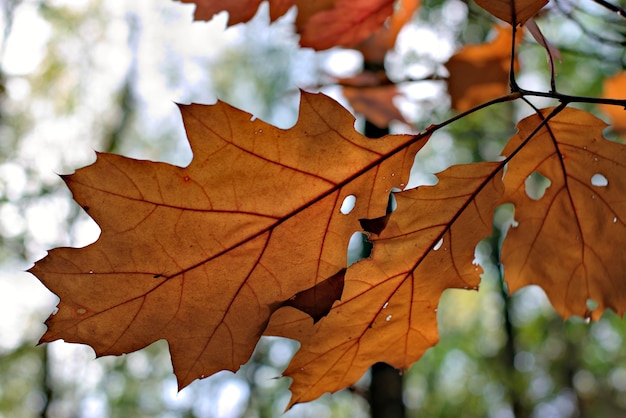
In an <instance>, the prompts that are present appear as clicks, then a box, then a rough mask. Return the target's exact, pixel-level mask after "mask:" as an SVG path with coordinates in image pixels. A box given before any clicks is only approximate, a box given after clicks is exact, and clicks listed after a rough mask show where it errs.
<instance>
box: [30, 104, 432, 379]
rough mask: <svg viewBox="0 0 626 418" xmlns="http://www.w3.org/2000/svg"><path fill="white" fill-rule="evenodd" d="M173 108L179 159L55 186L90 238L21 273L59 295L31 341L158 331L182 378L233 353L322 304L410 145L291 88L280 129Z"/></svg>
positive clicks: (224, 108) (100, 341) (96, 170)
mask: <svg viewBox="0 0 626 418" xmlns="http://www.w3.org/2000/svg"><path fill="white" fill-rule="evenodd" d="M181 112H182V115H183V120H184V123H185V127H186V130H187V135H188V137H189V142H190V144H191V148H192V151H193V154H194V157H193V160H192V162H191V164H190V165H189V166H188V167H185V168H180V167H175V166H172V165H169V164H163V163H154V162H150V161H137V160H133V159H129V158H124V157H120V156H116V155H111V154H99V155H98V159H97V161H96V162H95V163H94V164H93V165H91V166H88V167H85V168H82V169H80V170H78V171H77V172H76V173H75V174H72V175H70V176H67V177H65V181H66V183H67V184H68V186H69V187H70V189H71V190H72V192H73V194H74V198H75V200H76V201H77V202H78V203H79V204H80V205H82V206H83V208H84V209H85V210H86V211H87V212H88V213H89V214H90V215H91V216H92V217H93V218H94V220H96V222H98V224H99V225H100V227H101V229H102V234H101V236H100V238H99V239H98V241H96V242H95V243H93V244H91V245H89V246H87V247H85V248H57V249H54V250H52V251H50V253H49V254H48V256H47V257H45V258H44V259H43V260H40V261H38V262H37V263H36V264H35V266H34V267H33V268H32V269H31V270H30V271H31V272H32V273H33V274H35V275H36V276H37V277H38V278H39V279H40V280H41V281H42V282H43V283H44V284H45V285H46V286H47V287H48V288H49V289H50V290H51V291H52V292H54V293H55V294H57V295H58V296H59V297H60V298H61V302H60V304H59V310H58V313H57V314H56V315H52V316H51V317H50V318H49V319H48V321H47V325H48V331H47V332H46V333H45V334H44V336H43V337H42V342H48V341H53V340H56V339H61V338H62V339H65V340H66V341H70V342H80V343H85V344H89V345H90V346H92V347H93V348H94V350H95V351H96V353H97V354H98V355H100V356H101V355H107V354H121V353H127V352H130V351H134V350H138V349H141V348H143V347H145V346H147V345H148V344H151V343H152V342H154V341H156V340H159V339H166V340H167V341H168V343H169V347H170V352H171V355H172V362H173V365H174V371H175V373H176V375H177V378H178V382H179V385H180V387H184V386H186V385H188V384H189V383H190V382H191V381H193V380H194V379H196V378H200V377H203V376H206V375H210V374H212V373H215V372H217V371H219V370H223V369H228V370H235V369H237V368H238V367H239V365H240V364H243V363H245V361H246V360H247V359H248V358H249V356H250V354H251V353H252V350H253V349H254V346H255V344H256V342H257V340H258V338H259V337H260V335H261V333H262V332H263V330H264V329H265V326H266V324H267V322H268V319H269V316H270V314H271V312H272V311H274V310H275V309H277V308H278V307H279V306H282V305H291V306H295V307H297V308H299V309H302V310H304V311H306V312H307V313H308V314H309V315H311V316H313V317H314V318H316V319H319V318H320V317H321V316H323V315H324V314H325V313H326V311H327V310H328V308H329V307H330V305H331V304H332V302H333V301H334V300H335V299H337V298H339V296H340V293H341V288H342V280H343V271H344V270H345V266H346V247H347V244H348V241H349V239H350V236H351V235H352V233H353V232H354V231H356V230H359V228H360V226H359V221H358V220H359V219H360V218H371V217H377V216H383V215H384V214H385V213H386V206H387V200H388V194H389V191H390V190H391V188H392V187H402V186H403V185H404V184H405V183H406V181H407V178H408V175H409V170H410V168H411V165H412V163H413V158H414V154H415V152H417V150H418V149H419V148H421V146H422V145H423V143H424V141H425V140H424V141H418V140H417V139H416V138H415V137H412V136H409V135H391V136H387V137H385V139H384V140H372V139H367V138H365V137H363V136H362V135H360V134H358V133H357V132H356V131H355V130H354V127H353V125H354V118H353V117H352V116H351V115H350V114H349V113H348V112H347V111H346V110H345V109H343V108H342V107H341V106H340V105H338V104H337V103H336V102H334V101H333V100H331V99H329V98H328V97H326V96H324V95H321V94H320V95H314V94H308V93H303V94H302V99H301V105H300V119H299V121H298V123H297V124H296V125H295V126H294V127H293V128H291V129H288V130H282V129H278V128H276V127H273V126H271V125H268V124H267V123H265V122H263V121H260V120H254V121H251V120H250V115H249V114H248V113H245V112H242V111H240V110H237V109H234V108H232V107H231V106H229V105H227V104H225V103H221V102H218V103H217V104H216V105H213V106H202V105H185V106H181ZM349 195H352V196H355V197H356V206H355V207H354V208H353V210H352V211H351V212H350V213H349V214H347V215H344V214H343V213H341V212H340V208H341V205H342V202H343V200H344V198H345V197H347V196H349ZM329 279H330V280H329ZM303 289H310V290H309V291H306V292H303ZM325 310H326V311H325Z"/></svg>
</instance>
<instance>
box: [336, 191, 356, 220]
mask: <svg viewBox="0 0 626 418" xmlns="http://www.w3.org/2000/svg"><path fill="white" fill-rule="evenodd" d="M355 205H356V196H355V195H353V194H351V195H348V196H346V197H345V199H343V203H342V204H341V209H339V211H340V212H341V213H343V214H344V215H347V214H349V213H350V212H352V209H354V206H355Z"/></svg>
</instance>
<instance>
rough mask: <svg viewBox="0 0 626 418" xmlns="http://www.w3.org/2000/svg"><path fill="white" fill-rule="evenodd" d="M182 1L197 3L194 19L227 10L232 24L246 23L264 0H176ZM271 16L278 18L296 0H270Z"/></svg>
mask: <svg viewBox="0 0 626 418" xmlns="http://www.w3.org/2000/svg"><path fill="white" fill-rule="evenodd" d="M176 1H180V2H181V3H193V4H195V5H196V11H195V12H194V15H193V17H194V20H211V19H212V18H213V16H215V15H216V14H218V13H220V12H222V11H227V12H228V25H229V26H232V25H235V24H237V23H244V22H247V21H249V20H250V19H252V18H253V17H254V15H255V14H256V12H257V9H258V8H259V5H260V4H261V2H262V1H263V0H229V1H222V0H176ZM269 4H270V18H271V19H272V21H274V20H276V19H278V18H279V17H281V16H282V15H284V14H285V13H287V10H289V8H290V7H291V6H293V5H294V0H269Z"/></svg>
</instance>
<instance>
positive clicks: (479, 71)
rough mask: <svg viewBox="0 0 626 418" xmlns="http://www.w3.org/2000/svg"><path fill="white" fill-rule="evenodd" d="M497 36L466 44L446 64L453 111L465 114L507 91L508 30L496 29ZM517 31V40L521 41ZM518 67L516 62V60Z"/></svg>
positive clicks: (509, 44)
mask: <svg viewBox="0 0 626 418" xmlns="http://www.w3.org/2000/svg"><path fill="white" fill-rule="evenodd" d="M495 29H496V32H497V35H496V37H495V38H494V39H493V40H492V41H491V42H488V43H485V44H480V45H468V46H465V47H463V48H462V49H461V50H460V51H459V52H457V53H456V54H454V55H453V56H452V57H451V58H450V59H449V60H448V62H447V63H446V68H447V69H448V72H449V73H450V76H449V77H448V92H449V93H450V99H451V101H452V104H451V105H452V108H454V109H456V110H457V111H459V112H464V111H466V110H469V109H471V108H473V107H475V106H478V105H480V104H482V103H484V102H486V101H488V100H491V99H495V98H497V97H500V96H503V95H505V94H507V93H508V92H509V69H510V68H509V67H510V61H511V41H512V36H513V35H512V34H511V31H510V30H509V29H507V28H505V27H503V26H495ZM520 32H521V31H518V38H517V39H518V40H519V39H521V34H520ZM515 66H516V68H517V59H516V60H515Z"/></svg>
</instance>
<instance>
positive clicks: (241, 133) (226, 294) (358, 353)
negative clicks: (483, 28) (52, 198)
mask: <svg viewBox="0 0 626 418" xmlns="http://www.w3.org/2000/svg"><path fill="white" fill-rule="evenodd" d="M183 1H185V2H194V3H196V4H197V9H196V18H198V19H208V18H211V17H212V16H213V15H214V14H215V13H217V12H219V11H221V10H227V11H228V12H229V15H230V24H235V23H239V22H245V21H246V20H248V19H250V18H251V17H252V16H253V15H254V13H255V11H256V8H257V7H258V4H259V3H260V0H248V1H244V0H240V1H231V2H220V1H214V0H183ZM294 4H295V5H297V6H298V18H297V22H296V25H297V29H298V31H299V32H300V33H301V35H302V44H303V45H308V46H313V47H315V48H318V49H321V48H327V47H329V46H332V45H344V46H350V47H355V46H357V48H362V50H364V51H366V48H365V47H363V46H362V45H364V44H363V41H365V40H366V38H368V37H370V36H375V37H379V36H382V37H379V38H378V41H380V39H387V41H389V40H391V43H387V47H386V48H388V47H389V46H390V45H392V43H393V40H394V39H395V34H396V33H397V31H398V28H399V27H400V26H401V25H402V24H404V23H405V22H406V21H407V19H408V17H407V16H410V15H411V14H412V13H413V11H414V10H415V8H416V7H417V2H416V1H408V0H405V1H400V2H399V4H398V5H396V7H395V8H394V4H395V2H394V1H393V0H361V1H348V0H326V1H319V2H306V1H299V0H295V1H289V0H276V1H274V0H270V10H271V13H272V18H273V19H275V18H277V17H278V16H280V15H282V14H283V13H285V11H286V10H287V9H288V8H289V7H291V6H292V5H294ZM479 4H481V6H482V7H484V8H485V9H487V10H488V11H490V12H491V13H492V14H494V15H495V16H498V17H500V18H502V19H504V20H506V21H508V22H509V23H510V22H513V21H515V23H522V22H524V21H525V20H526V19H528V18H530V17H531V16H533V15H534V14H535V13H536V12H537V11H538V10H539V9H541V8H542V7H543V5H544V4H545V2H543V1H541V0H540V1H536V0H533V1H530V2H526V1H524V2H521V1H517V2H516V4H515V7H516V11H515V13H513V15H514V16H516V18H515V19H514V18H513V17H512V8H511V6H510V3H509V2H508V1H506V0H483V1H480V2H479ZM388 19H390V20H388ZM386 21H387V22H391V23H390V24H387V25H386V26H384V27H383V26H382V24H383V23H384V22H386ZM498 31H499V35H498V37H497V38H496V39H495V40H494V41H493V42H492V43H490V44H486V45H480V46H468V47H466V48H464V49H463V50H462V51H460V52H459V53H457V54H456V55H455V56H454V57H453V58H452V59H451V60H450V62H449V63H448V68H449V70H450V73H451V76H450V80H449V88H450V92H451V95H452V97H453V103H454V105H455V107H456V108H457V109H461V110H465V109H471V108H472V107H474V106H476V105H478V104H480V103H482V102H483V101H485V100H487V99H490V98H493V97H497V96H500V95H503V94H506V93H507V89H508V87H507V83H508V77H509V74H508V70H509V65H510V59H511V58H510V50H511V43H512V41H513V38H512V34H511V33H512V31H511V28H510V27H509V29H504V28H501V29H499V30H498ZM381 32H383V33H385V34H384V35H380V33H381ZM372 34H374V35H372ZM379 44H380V43H379ZM358 45H361V46H358ZM378 51H379V52H380V49H378ZM383 52H384V51H383ZM469 73H472V74H474V75H472V76H469V75H468V74H469ZM458 74H465V76H466V77H469V78H470V81H469V82H468V81H467V80H466V81H465V82H463V81H460V79H459V76H458ZM481 80H482V81H481ZM616 80H618V79H616ZM360 82H362V80H359V81H357V82H354V81H353V83H356V84H357V85H358V83H360ZM615 83H618V81H615ZM619 83H622V84H621V86H623V84H624V81H623V78H622V79H621V81H619ZM346 84H349V83H348V82H346ZM609 88H619V87H611V86H610V85H609ZM621 88H623V87H621ZM607 94H613V95H614V93H611V92H609V93H607ZM520 96H521V95H520V94H518V95H509V96H508V99H514V98H516V97H520ZM567 104H568V103H567V101H563V100H562V104H561V105H560V106H558V107H556V108H551V109H543V110H540V111H537V112H536V114H535V115H534V116H531V117H528V118H526V119H523V120H522V121H520V122H519V124H518V126H517V127H518V133H517V134H516V135H515V136H513V137H512V138H511V139H510V140H509V142H508V144H507V145H506V147H505V149H504V151H503V155H504V157H505V159H504V160H503V161H499V162H483V163H474V164H467V165H458V166H453V167H451V168H449V169H447V170H445V171H443V172H441V173H439V174H438V175H437V176H438V179H439V182H438V184H437V185H436V186H428V187H419V188H417V189H410V190H404V191H402V192H399V193H395V198H396V201H397V209H396V210H395V211H394V212H392V213H391V214H388V213H387V210H386V209H387V202H388V199H389V193H390V192H391V190H392V189H393V188H398V189H404V188H405V185H406V183H407V180H408V176H409V172H410V168H411V165H412V163H413V159H414V156H415V154H416V152H418V151H419V150H420V148H421V147H422V146H423V145H424V144H425V143H426V141H427V140H428V138H429V136H430V134H431V133H432V132H434V131H436V130H437V129H438V128H439V127H440V126H442V125H435V126H431V127H430V128H429V129H427V130H426V131H425V132H423V133H421V134H419V135H389V136H386V137H384V138H382V139H378V140H372V139H367V138H365V137H364V136H362V135H360V134H359V133H357V132H356V131H355V130H354V128H353V124H354V118H353V117H352V116H351V115H350V113H349V112H348V111H347V110H345V109H343V108H342V107H341V106H340V105H338V104H337V103H336V102H334V101H333V100H331V99H329V98H327V97H326V96H324V95H321V94H310V93H302V98H301V104H300V117H299V121H298V122H297V124H296V125H295V126H294V127H292V128H290V129H288V130H282V129H278V128H276V127H273V126H271V125H269V124H266V123H264V122H263V121H260V120H254V121H251V117H250V115H249V114H247V113H245V112H242V111H240V110H237V109H235V108H232V107H231V106H229V105H227V104H225V103H221V102H218V103H217V104H216V105H212V106H203V105H184V106H180V110H181V112H182V115H183V120H184V123H185V128H186V131H187V135H188V138H189V142H190V144H191V148H192V150H193V155H194V157H193V160H192V162H191V163H190V165H189V166H188V167H184V168H181V167H176V166H172V165H169V164H164V163H156V162H150V161H137V160H133V159H129V158H125V157H121V156H117V155H111V154H99V155H98V158H97V161H96V162H95V163H94V164H93V165H91V166H89V167H85V168H82V169H80V170H78V171H77V172H76V173H75V174H72V175H69V176H65V177H64V180H65V181H66V183H67V185H68V187H69V188H70V189H71V190H72V192H73V194H74V199H75V200H76V201H77V202H78V203H79V204H80V205H81V206H82V207H83V208H84V210H85V211H87V213H89V215H90V216H91V217H93V219H94V220H95V221H96V222H97V223H98V224H99V225H100V227H101V229H102V234H101V236H100V238H99V239H98V240H97V241H96V242H95V243H93V244H91V245H89V246H87V247H85V248H57V249H54V250H52V251H50V253H49V254H48V256H47V257H45V258H44V259H42V260H40V261H39V262H37V263H36V264H35V266H34V267H33V268H32V269H31V270H30V271H31V272H32V273H33V274H35V275H36V276H37V277H38V278H39V279H40V280H41V281H42V282H43V283H44V284H45V285H46V286H47V287H48V288H49V289H50V290H51V291H52V292H54V293H55V294H57V295H58V296H59V297H60V299H61V302H60V304H59V307H58V308H59V309H58V312H57V313H56V314H55V315H52V316H50V318H49V319H48V321H47V322H46V324H47V326H48V330H47V332H46V333H45V335H44V336H43V337H42V341H43V342H48V341H53V340H56V339H64V340H66V341H69V342H79V343H85V344H89V345H90V346H92V347H93V348H94V349H95V351H96V353H97V354H98V355H100V356H101V355H110V354H115V355H118V354H122V353H127V352H130V351H134V350H139V349H141V348H143V347H145V346H147V345H148V344H151V343H152V342H154V341H157V340H159V339H166V340H167V341H168V343H169V347H170V352H171V356H172V362H173V365H174V371H175V373H176V376H177V378H178V381H179V385H180V387H181V388H182V387H184V386H186V385H188V384H190V383H191V382H192V381H193V380H194V379H198V378H201V377H205V376H208V375H211V374H213V373H216V372H218V371H220V370H237V369H238V368H239V366H240V365H241V364H243V363H245V362H246V361H247V360H248V358H249V356H250V354H251V353H252V351H253V349H254V347H255V344H256V343H257V341H258V339H259V338H260V337H261V335H277V336H284V337H288V338H293V339H296V340H298V341H299V342H300V343H301V348H300V350H299V351H298V352H297V354H296V355H295V357H294V358H293V360H292V361H291V364H290V366H289V368H288V369H287V370H286V372H285V375H286V376H290V377H291V378H293V384H292V387H291V389H292V393H293V398H292V400H291V403H292V404H293V403H296V402H304V401H308V400H312V399H315V398H317V397H319V396H320V395H321V394H323V393H324V392H328V391H337V390H340V389H342V388H344V387H346V386H348V385H350V384H352V383H354V382H355V381H356V380H357V379H358V378H359V377H360V376H361V375H362V374H363V373H364V372H365V371H366V369H367V368H368V367H369V366H370V365H372V364H373V363H375V362H379V361H384V362H387V363H389V364H391V365H393V366H395V367H397V368H400V369H404V368H408V367H409V366H410V365H411V364H412V363H413V362H415V361H416V360H417V359H419V358H420V356H421V355H422V354H423V353H424V351H425V350H426V349H428V348H429V347H431V346H433V345H434V344H435V343H436V342H437V340H438V335H437V323H436V307H437V304H438V301H439V298H440V295H441V293H442V292H443V291H444V290H445V289H448V288H473V289H476V288H477V287H478V284H479V281H480V276H479V275H480V273H481V270H480V268H479V267H478V266H476V265H474V264H473V260H474V249H475V246H476V244H477V243H478V242H479V240H481V239H482V238H485V237H487V236H489V235H490V233H491V226H492V219H493V212H494V210H495V208H496V207H497V206H499V205H501V204H503V203H512V204H513V205H514V206H515V218H516V220H517V221H518V222H519V226H518V227H517V228H514V229H512V230H511V231H510V232H509V233H508V235H507V237H506V239H505V242H504V247H503V250H502V262H503V264H504V268H505V271H504V274H505V279H506V281H507V283H508V286H509V288H510V290H511V291H515V290H516V289H519V288H521V287H523V286H526V285H529V284H538V285H540V286H541V287H543V289H544V290H545V291H546V293H547V294H548V296H549V298H550V300H551V301H552V303H553V305H554V307H555V308H556V309H557V311H558V312H560V313H561V314H562V315H563V316H564V317H568V316H571V315H581V316H587V317H593V318H597V317H599V315H601V314H602V312H603V311H604V310H605V309H607V308H611V309H613V310H615V311H616V312H617V313H619V314H620V315H622V314H623V312H624V307H625V306H626V282H625V281H624V280H623V275H624V272H625V271H626V259H624V258H623V257H621V254H620V252H621V248H623V246H624V245H626V199H624V197H623V196H624V194H625V193H626V148H625V147H624V146H623V145H621V144H618V143H615V142H610V141H607V140H606V139H604V138H603V136H602V130H603V129H604V128H605V124H604V122H602V121H601V120H599V119H597V118H596V117H594V116H592V115H591V114H589V113H587V112H584V111H581V110H576V109H573V108H570V107H567ZM379 106H380V105H379ZM610 108H611V111H612V112H616V114H615V116H614V117H616V118H618V117H621V118H623V110H621V109H620V110H619V111H618V110H617V109H618V108H617V107H615V106H611V107H610ZM381 123H386V122H385V121H384V120H383V122H381ZM622 125H623V124H622ZM622 125H619V124H617V125H616V127H617V128H618V129H623V126H622ZM505 168H506V170H505ZM534 172H539V173H540V174H542V175H543V176H545V177H547V178H548V179H549V180H550V181H551V185H550V187H549V188H548V189H547V190H546V192H545V194H544V196H543V197H542V198H541V199H539V200H534V199H532V198H530V197H529V196H528V194H527V193H526V190H525V181H526V179H527V178H528V177H529V176H530V175H531V174H532V173H534ZM349 196H352V198H355V199H356V203H355V205H354V208H353V209H352V210H351V211H350V212H349V213H343V212H346V211H345V210H344V211H343V212H342V211H341V207H342V203H343V202H344V200H345V199H346V198H347V197H349ZM361 230H362V231H365V232H367V233H368V234H369V237H370V240H371V241H372V242H373V245H374V247H373V252H372V255H371V257H370V258H367V259H364V260H361V261H360V262H358V263H355V264H353V265H352V266H350V267H349V268H346V247H347V244H348V241H349V239H350V237H351V235H352V234H353V233H354V232H355V231H361ZM589 299H593V300H594V301H596V302H597V304H598V308H597V309H596V310H594V311H593V312H589V311H588V308H587V301H588V300H589Z"/></svg>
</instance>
